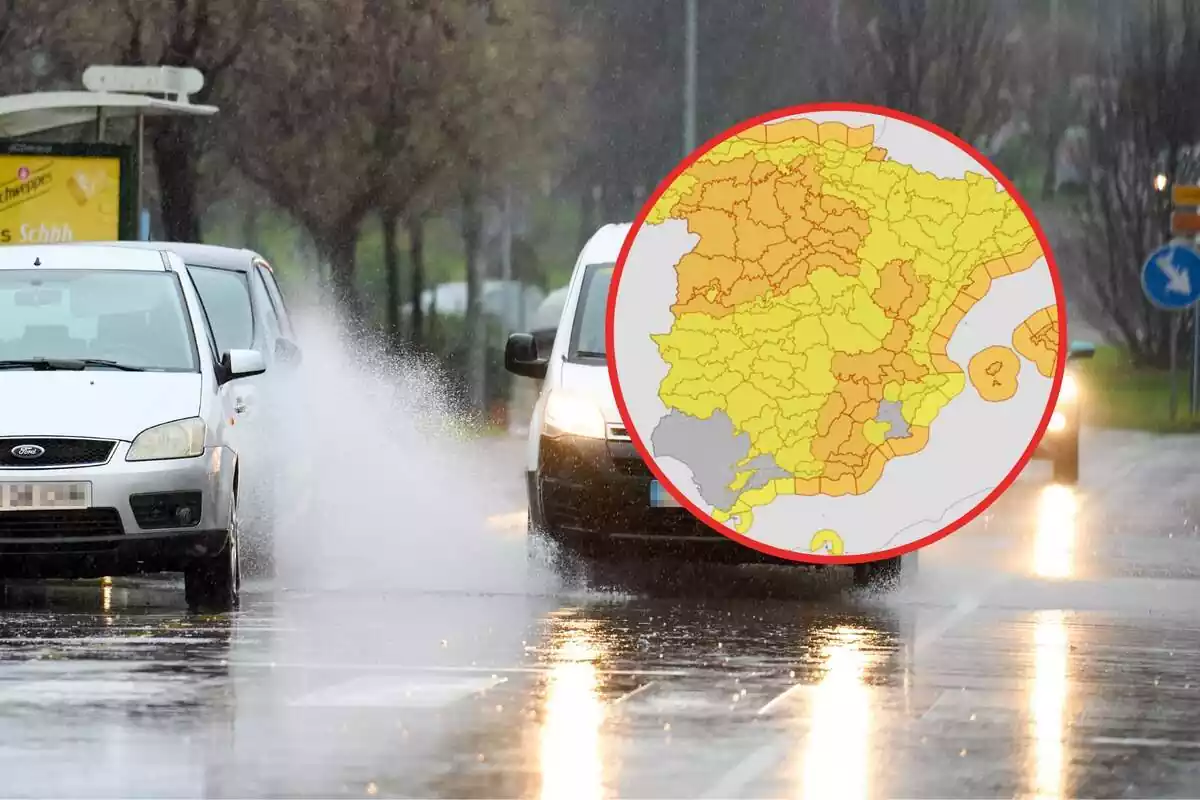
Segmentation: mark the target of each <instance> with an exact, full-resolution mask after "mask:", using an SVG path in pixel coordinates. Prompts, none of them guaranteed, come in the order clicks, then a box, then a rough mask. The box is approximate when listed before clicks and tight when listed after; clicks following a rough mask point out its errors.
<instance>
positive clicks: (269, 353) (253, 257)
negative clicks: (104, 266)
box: [118, 242, 302, 574]
mask: <svg viewBox="0 0 1200 800" xmlns="http://www.w3.org/2000/svg"><path fill="white" fill-rule="evenodd" d="M118 246H121V247H140V248H144V249H149V250H169V251H171V252H173V253H175V254H176V255H178V256H179V257H180V258H181V259H182V260H183V262H184V264H185V265H186V267H187V274H188V276H189V277H190V278H191V281H192V284H193V285H194V286H195V288H196V292H197V293H198V294H199V296H200V302H201V305H202V306H203V308H204V313H205V316H206V317H207V318H208V323H209V325H210V326H211V327H212V331H213V336H214V337H215V338H216V341H217V347H218V351H219V352H224V351H225V350H236V349H242V350H256V351H258V352H260V353H262V354H263V358H264V360H265V362H266V366H267V370H268V371H267V374H266V375H264V376H263V377H262V378H255V379H252V380H247V381H244V382H243V383H244V385H243V386H242V387H241V390H240V392H241V397H242V400H243V402H245V403H246V404H247V405H258V406H266V407H267V408H274V407H276V404H277V402H278V400H277V399H275V398H272V397H270V393H271V392H272V390H273V386H274V383H275V381H274V379H277V378H278V377H279V376H280V374H281V369H282V368H288V367H293V366H296V365H298V364H299V363H300V360H301V355H302V354H301V350H300V347H299V345H298V344H297V338H296V332H295V329H294V328H293V327H292V320H291V317H290V315H289V313H288V308H287V304H286V302H285V301H284V298H283V293H282V292H281V291H280V289H279V283H278V281H277V280H276V278H275V272H274V270H272V268H271V265H270V264H269V263H268V262H267V260H266V259H265V258H264V257H263V256H261V255H259V254H258V253H256V252H254V251H253V250H246V249H242V248H235V247H220V246H217V245H207V244H190V243H184V242H121V243H119V244H118ZM277 420H278V415H276V414H272V413H257V414H254V415H252V416H251V417H249V418H248V419H247V420H246V423H245V424H244V427H246V428H247V429H248V430H246V431H245V435H244V437H243V438H244V439H247V440H249V439H251V438H252V439H253V441H247V442H246V444H247V446H250V445H251V444H253V446H254V447H255V448H256V449H257V450H258V453H257V457H256V459H255V461H256V463H257V464H259V465H261V466H263V467H264V468H263V469H262V470H258V471H256V472H255V474H254V475H253V476H252V480H249V481H247V482H245V484H244V485H243V486H242V520H241V521H242V525H243V530H244V531H246V533H247V535H245V536H243V537H242V560H243V564H244V565H245V567H246V568H247V570H248V571H251V572H253V573H263V574H267V573H270V572H271V570H272V569H273V564H274V536H273V520H274V518H275V496H276V494H277V492H276V487H275V480H274V478H275V472H276V470H274V469H272V468H270V465H269V463H268V462H269V459H270V458H271V455H272V447H271V441H272V440H273V439H274V438H275V437H277V436H280V435H282V432H281V431H278V430H276V429H274V428H273V427H272V426H273V424H274V423H275V422H276V421H277Z"/></svg>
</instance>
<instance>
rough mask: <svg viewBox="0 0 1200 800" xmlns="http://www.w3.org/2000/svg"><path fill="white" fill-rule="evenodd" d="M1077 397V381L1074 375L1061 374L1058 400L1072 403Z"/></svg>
mask: <svg viewBox="0 0 1200 800" xmlns="http://www.w3.org/2000/svg"><path fill="white" fill-rule="evenodd" d="M1077 399H1079V381H1077V380H1076V379H1075V376H1074V375H1070V374H1067V375H1063V381H1062V387H1061V388H1060V389H1059V390H1058V402H1060V403H1074V402H1075V401H1076V400H1077Z"/></svg>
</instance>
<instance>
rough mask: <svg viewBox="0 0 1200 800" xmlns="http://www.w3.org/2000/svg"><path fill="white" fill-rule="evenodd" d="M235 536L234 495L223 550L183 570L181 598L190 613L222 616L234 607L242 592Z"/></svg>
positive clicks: (236, 528)
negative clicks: (182, 595) (213, 613)
mask: <svg viewBox="0 0 1200 800" xmlns="http://www.w3.org/2000/svg"><path fill="white" fill-rule="evenodd" d="M239 532H240V523H239V521H238V502H237V493H236V491H235V492H234V496H233V500H232V501H230V504H229V529H228V532H227V536H226V539H225V546H224V547H222V548H221V550H220V552H218V553H216V554H214V555H207V556H202V557H201V558H197V559H196V560H194V561H192V562H191V563H190V564H188V566H187V568H186V569H185V570H184V573H183V594H184V598H185V599H186V600H187V604H188V608H189V609H191V610H192V611H212V612H217V613H223V612H226V611H233V610H234V609H236V608H237V607H238V601H239V600H240V595H241V589H242V563H241V553H240V550H239V540H240V538H241V537H240V535H239Z"/></svg>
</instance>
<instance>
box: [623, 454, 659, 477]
mask: <svg viewBox="0 0 1200 800" xmlns="http://www.w3.org/2000/svg"><path fill="white" fill-rule="evenodd" d="M613 467H615V468H616V470H617V472H620V473H621V474H622V475H629V476H630V477H634V478H653V477H654V475H653V473H651V472H650V468H649V467H648V466H646V462H645V461H642V460H641V459H640V458H614V459H613Z"/></svg>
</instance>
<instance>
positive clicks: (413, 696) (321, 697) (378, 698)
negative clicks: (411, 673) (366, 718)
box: [288, 676, 508, 708]
mask: <svg viewBox="0 0 1200 800" xmlns="http://www.w3.org/2000/svg"><path fill="white" fill-rule="evenodd" d="M507 681H508V679H507V678H501V677H491V678H448V677H443V678H433V679H429V678H426V679H423V680H413V679H411V678H409V679H406V678H396V677H379V676H367V677H362V678H355V679H354V680H349V681H346V682H344V683H339V684H335V685H333V686H327V687H326V688H324V689H320V690H318V691H315V692H311V693H309V694H306V695H304V696H302V697H299V698H297V699H295V700H292V701H291V702H290V703H288V705H290V706H293V707H309V708H313V707H316V708H442V707H444V706H448V705H450V704H451V703H456V702H458V701H459V700H465V699H467V698H468V697H471V696H473V695H479V694H482V693H483V692H486V691H487V690H489V689H494V688H495V687H497V686H499V685H500V684H502V683H506V682H507Z"/></svg>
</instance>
